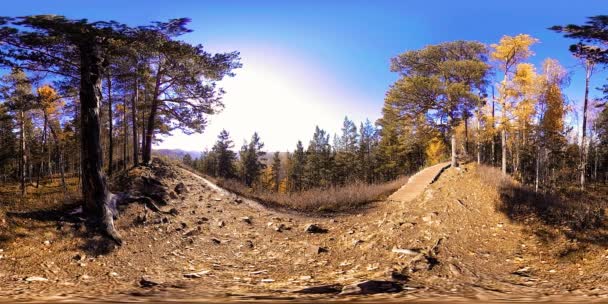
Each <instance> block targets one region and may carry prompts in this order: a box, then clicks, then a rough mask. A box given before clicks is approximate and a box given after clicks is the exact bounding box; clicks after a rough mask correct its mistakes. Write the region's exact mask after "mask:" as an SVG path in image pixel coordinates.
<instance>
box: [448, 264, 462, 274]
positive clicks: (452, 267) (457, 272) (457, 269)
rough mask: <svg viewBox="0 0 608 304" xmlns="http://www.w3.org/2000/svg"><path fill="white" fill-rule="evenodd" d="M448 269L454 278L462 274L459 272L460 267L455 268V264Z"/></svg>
mask: <svg viewBox="0 0 608 304" xmlns="http://www.w3.org/2000/svg"><path fill="white" fill-rule="evenodd" d="M448 268H449V269H450V273H451V274H452V276H454V277H457V276H459V275H460V274H461V273H462V271H461V270H460V267H458V266H456V265H455V264H449V265H448Z"/></svg>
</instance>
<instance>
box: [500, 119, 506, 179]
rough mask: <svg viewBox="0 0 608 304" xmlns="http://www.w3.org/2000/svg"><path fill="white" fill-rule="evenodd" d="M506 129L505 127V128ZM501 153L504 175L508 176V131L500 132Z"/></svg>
mask: <svg viewBox="0 0 608 304" xmlns="http://www.w3.org/2000/svg"><path fill="white" fill-rule="evenodd" d="M503 128H504V126H503ZM500 138H501V152H502V174H504V175H506V174H507V131H506V130H504V129H503V130H502V131H500Z"/></svg>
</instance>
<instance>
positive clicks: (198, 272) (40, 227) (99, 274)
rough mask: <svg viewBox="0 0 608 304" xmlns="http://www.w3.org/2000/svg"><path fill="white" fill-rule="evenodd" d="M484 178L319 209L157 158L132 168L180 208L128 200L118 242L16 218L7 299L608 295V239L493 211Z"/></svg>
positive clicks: (497, 198) (2, 262) (60, 224)
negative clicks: (305, 210)
mask: <svg viewBox="0 0 608 304" xmlns="http://www.w3.org/2000/svg"><path fill="white" fill-rule="evenodd" d="M137 170H139V171H137ZM475 172H476V167H475V166H474V165H467V166H464V167H462V168H460V169H448V170H446V171H445V172H444V173H443V174H442V175H441V177H440V178H439V179H438V180H437V181H436V182H435V183H433V184H432V185H430V186H429V187H428V188H427V190H426V191H424V192H423V193H422V194H421V195H420V196H419V197H418V198H416V199H414V200H413V201H411V202H409V203H398V202H378V203H375V204H373V205H372V206H369V207H368V208H366V209H364V210H361V212H360V213H358V214H344V215H334V216H331V217H310V216H307V215H305V214H300V213H291V212H290V213H284V212H281V211H274V210H270V209H266V208H262V207H260V206H259V205H256V204H250V203H247V202H246V201H244V200H243V199H241V198H239V197H237V196H235V195H232V194H230V193H226V192H224V191H221V190H220V189H217V188H214V187H211V186H210V185H208V184H206V183H204V182H201V180H200V179H199V178H198V177H195V176H193V175H192V174H191V173H190V172H187V171H185V170H183V169H179V168H177V167H173V166H170V165H168V164H164V163H157V164H156V165H155V166H153V167H152V168H151V169H135V170H134V171H132V172H131V173H130V175H131V178H137V176H146V177H147V178H151V179H155V180H158V181H160V183H161V184H162V185H161V186H162V187H161V188H162V189H164V190H165V192H163V193H164V194H163V197H165V198H166V202H167V205H166V206H161V208H162V209H163V210H165V211H168V210H170V209H175V210H174V212H172V213H173V215H170V214H158V213H155V212H151V211H150V210H147V209H146V208H145V207H144V205H142V204H137V203H134V204H130V205H129V206H126V207H124V208H122V211H121V212H122V213H121V216H120V218H119V219H118V220H117V227H118V229H119V230H120V232H121V233H122V236H123V238H124V241H125V244H124V245H123V246H122V247H121V248H115V247H114V246H113V245H112V244H110V243H108V242H106V241H105V240H103V239H101V238H98V237H95V236H93V235H90V234H88V233H87V232H86V231H84V230H83V228H82V225H81V224H80V223H78V221H76V220H75V221H70V220H68V219H65V218H50V219H45V218H44V217H36V218H32V217H28V216H27V214H23V213H20V214H19V215H15V214H12V215H11V214H9V215H8V216H7V223H8V225H9V227H10V228H9V229H12V230H13V231H17V232H18V233H15V234H13V236H12V238H10V239H6V240H4V242H3V243H2V244H1V246H2V249H3V252H0V255H2V258H1V259H0V280H2V282H3V284H2V286H1V287H0V295H1V296H3V297H17V298H32V297H47V298H48V297H52V299H55V300H58V299H61V298H63V297H70V298H72V297H86V298H102V297H103V298H104V299H107V300H125V299H134V298H139V297H146V298H147V299H161V298H166V297H170V298H174V299H179V298H189V299H193V298H194V299H201V300H207V301H210V300H213V301H216V300H217V301H219V300H222V301H228V300H242V299H265V300H270V299H272V300H277V299H278V300H280V299H283V300H289V299H302V300H306V299H312V298H315V299H316V298H323V299H325V300H380V299H382V300H387V301H391V300H394V301H402V300H406V299H428V298H433V299H434V300H441V299H445V300H454V299H463V298H468V299H484V300H489V299H505V298H518V299H522V298H525V299H537V300H538V299H551V298H554V299H565V298H566V297H580V296H582V295H591V296H593V297H594V299H601V298H603V297H604V296H606V295H608V289H607V288H608V287H606V286H608V277H607V276H606V275H605V273H607V270H608V266H607V265H608V262H607V261H608V258H607V256H608V252H607V251H606V249H605V248H604V247H602V246H601V245H597V244H590V243H583V242H582V241H580V240H575V239H572V238H570V237H568V236H567V235H565V234H564V233H563V231H562V230H559V229H557V228H552V227H549V226H546V225H542V224H541V223H538V222H537V221H535V219H534V217H532V216H531V217H530V219H529V220H528V222H523V221H521V220H517V221H515V220H512V219H511V218H510V217H509V215H508V214H505V213H503V212H501V211H497V208H496V206H497V204H499V203H501V200H502V199H503V198H502V197H501V195H500V191H498V189H494V188H492V187H490V186H488V184H486V183H484V182H483V181H482V180H480V178H479V175H477V174H476V173H475ZM123 182H125V181H124V180H123ZM180 184H183V187H182V186H181V185H180ZM178 185H180V186H178ZM123 186H124V185H123ZM131 186H132V185H131ZM156 190H158V188H156ZM33 211H35V210H33ZM33 211H32V212H33ZM175 211H176V212H175ZM30 214H32V213H31V212H30ZM310 224H315V226H313V227H310ZM370 280H372V281H371V283H370ZM366 281H367V283H366V284H368V285H360V286H358V287H357V286H355V285H353V284H357V283H360V282H366ZM374 284H376V285H374ZM311 287H313V288H312V289H307V288H311ZM295 291H302V292H305V293H296V292H295ZM340 293H342V294H340ZM360 293H374V294H372V295H366V296H363V297H362V296H360V295H356V294H360Z"/></svg>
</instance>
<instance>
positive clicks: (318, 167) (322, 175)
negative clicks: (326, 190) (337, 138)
mask: <svg viewBox="0 0 608 304" xmlns="http://www.w3.org/2000/svg"><path fill="white" fill-rule="evenodd" d="M332 165H333V164H332V159H331V146H330V145H329V134H327V132H325V130H323V129H321V128H319V127H318V126H317V127H316V128H315V133H314V135H313V138H312V140H311V141H310V143H309V144H308V148H307V149H306V166H305V169H304V185H305V187H306V188H315V187H327V186H330V184H331V181H332V171H331V169H332Z"/></svg>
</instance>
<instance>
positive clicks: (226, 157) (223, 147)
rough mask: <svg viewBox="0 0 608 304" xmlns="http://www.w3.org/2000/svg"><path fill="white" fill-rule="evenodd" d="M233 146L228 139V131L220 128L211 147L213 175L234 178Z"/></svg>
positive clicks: (234, 154) (234, 159) (234, 156)
mask: <svg viewBox="0 0 608 304" xmlns="http://www.w3.org/2000/svg"><path fill="white" fill-rule="evenodd" d="M233 148H234V143H233V142H232V140H231V139H230V134H228V131H226V130H222V131H221V132H220V134H219V135H218V137H217V142H216V143H215V145H214V146H213V148H212V149H211V151H212V153H213V154H214V155H213V158H214V159H213V162H214V165H215V168H214V174H213V175H214V176H217V177H222V178H234V177H235V176H236V174H235V169H234V162H235V161H236V153H234V151H232V149H233Z"/></svg>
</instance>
